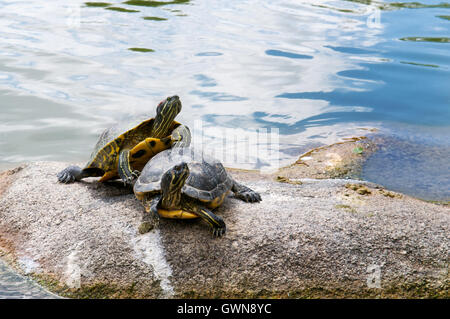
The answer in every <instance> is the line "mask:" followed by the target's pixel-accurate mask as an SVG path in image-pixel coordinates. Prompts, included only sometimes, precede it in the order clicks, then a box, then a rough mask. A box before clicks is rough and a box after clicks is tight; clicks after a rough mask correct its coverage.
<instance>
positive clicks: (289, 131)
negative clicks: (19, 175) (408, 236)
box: [0, 0, 450, 200]
mask: <svg viewBox="0 0 450 319" xmlns="http://www.w3.org/2000/svg"><path fill="white" fill-rule="evenodd" d="M0 39H1V41H0V168H6V167H10V166H14V165H16V164H17V163H19V162H26V161H35V160H57V161H70V162H80V161H85V160H87V158H88V157H89V155H90V152H91V149H92V147H93V145H94V144H95V142H96V139H97V137H98V135H99V134H100V133H101V131H102V130H103V129H104V128H105V127H107V126H109V125H110V124H112V123H114V122H116V121H118V120H120V119H123V118H124V117H126V116H129V115H130V114H140V113H148V114H150V115H153V114H154V107H155V106H156V104H157V103H158V101H159V100H161V99H162V98H164V97H166V96H168V95H173V94H178V95H179V96H180V97H181V100H182V102H183V111H182V113H181V114H180V116H179V118H178V119H179V120H180V121H182V122H184V123H186V124H187V125H189V126H190V127H192V128H193V129H194V131H195V132H194V133H195V134H198V132H196V128H197V127H196V126H195V123H196V121H198V120H201V121H202V126H203V128H204V132H206V133H205V134H204V135H205V136H206V137H205V140H204V142H205V144H207V145H208V146H209V147H210V148H214V149H219V150H221V149H222V150H224V151H225V152H229V151H230V147H231V148H233V150H234V151H235V153H236V152H237V155H241V154H242V153H243V150H246V144H245V143H244V142H242V141H238V142H237V143H236V145H233V146H229V145H225V144H223V143H222V140H221V139H220V138H219V137H220V136H222V135H223V134H224V133H223V132H225V131H224V130H225V129H226V128H228V129H229V128H233V129H235V130H236V131H237V132H238V133H239V134H237V135H239V136H240V135H241V133H242V134H244V135H245V133H246V132H249V131H251V130H250V129H251V128H268V129H270V128H277V129H279V133H280V137H279V150H280V153H279V158H280V160H281V163H282V164H284V163H289V162H292V161H293V160H294V159H296V158H297V156H298V155H299V154H300V153H301V152H303V151H305V150H307V149H308V148H310V147H313V146H318V145H321V144H327V143H333V142H336V141H338V140H340V139H341V138H343V137H348V136H355V135H358V136H359V135H365V134H367V131H366V130H361V129H360V128H378V129H379V132H380V134H382V135H384V136H386V137H387V140H389V141H391V142H390V143H388V144H387V145H386V146H384V148H383V149H382V151H381V152H380V153H378V155H375V156H374V157H372V158H371V159H369V161H368V163H367V165H366V167H365V171H364V172H363V173H364V177H365V178H367V179H369V180H373V181H375V182H378V183H380V184H383V185H384V186H386V187H389V188H391V189H394V190H401V191H405V192H407V193H409V194H412V195H414V196H419V197H422V198H427V199H440V200H445V199H447V200H448V196H449V189H450V178H449V171H450V168H449V162H450V161H449V159H450V138H449V136H450V134H449V133H450V70H449V67H450V4H449V3H447V2H439V1H424V2H421V3H419V2H395V1H370V0H359V1H357V0H353V1H341V0H339V1H325V0H308V1H307V0H304V1H301V0H297V1H295V0H280V1H269V0H258V1H257V0H253V1H245V0H239V1H233V0H229V1H208V0H192V1H188V0H186V1H170V2H156V1H127V2H124V1H117V0H114V1H109V2H107V3H106V2H105V3H103V2H102V3H93V2H90V3H86V2H83V1H76V0H72V1H56V0H54V1H37V0H27V1H0ZM227 132H230V131H227ZM241 142H242V143H241ZM256 143H257V144H258V143H260V142H259V140H257V141H256ZM236 158H237V157H235V158H231V159H230V160H229V161H228V162H227V163H226V164H227V165H228V166H237V167H261V166H264V165H266V164H267V163H265V162H264V161H265V160H266V159H265V158H264V157H261V156H259V155H258V154H256V155H255V156H254V157H252V160H251V161H247V162H242V161H240V162H239V161H238V160H236ZM381 169H382V170H383V174H379V172H380V170H381Z"/></svg>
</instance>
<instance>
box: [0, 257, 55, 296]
mask: <svg viewBox="0 0 450 319" xmlns="http://www.w3.org/2000/svg"><path fill="white" fill-rule="evenodd" d="M35 298H38V299H49V298H51V299H53V298H58V296H56V295H54V294H52V293H50V292H49V291H47V290H45V289H43V288H42V287H40V286H38V285H37V284H36V283H34V282H33V281H31V280H30V279H28V278H25V277H23V276H20V275H18V274H16V273H14V272H13V270H11V269H10V268H9V267H8V266H6V265H5V264H4V262H2V261H1V260H0V299H35Z"/></svg>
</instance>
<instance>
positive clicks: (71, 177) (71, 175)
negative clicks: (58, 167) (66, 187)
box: [56, 166, 81, 184]
mask: <svg viewBox="0 0 450 319" xmlns="http://www.w3.org/2000/svg"><path fill="white" fill-rule="evenodd" d="M80 174H81V168H79V167H78V166H69V167H66V168H65V169H63V170H62V171H61V172H59V173H58V174H56V177H57V178H58V181H59V182H61V183H64V184H68V183H73V182H75V181H76V180H77V176H79V175H80Z"/></svg>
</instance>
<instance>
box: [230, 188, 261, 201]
mask: <svg viewBox="0 0 450 319" xmlns="http://www.w3.org/2000/svg"><path fill="white" fill-rule="evenodd" d="M236 197H238V198H239V199H242V200H243V201H244V202H247V203H256V202H260V201H261V195H259V194H258V193H257V192H255V191H252V190H249V191H245V192H242V193H238V194H236Z"/></svg>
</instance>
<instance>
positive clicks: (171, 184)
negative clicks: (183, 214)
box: [161, 162, 190, 208]
mask: <svg viewBox="0 0 450 319" xmlns="http://www.w3.org/2000/svg"><path fill="white" fill-rule="evenodd" d="M189 173H190V172H189V167H188V164H186V163H185V162H182V163H181V164H178V165H175V166H174V167H172V168H171V169H169V170H167V172H165V173H164V175H163V176H162V178H161V191H162V194H163V197H162V201H163V206H164V207H174V208H175V207H177V206H178V205H179V204H180V201H181V189H182V188H183V186H184V184H185V183H186V180H187V178H188V177H189Z"/></svg>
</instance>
